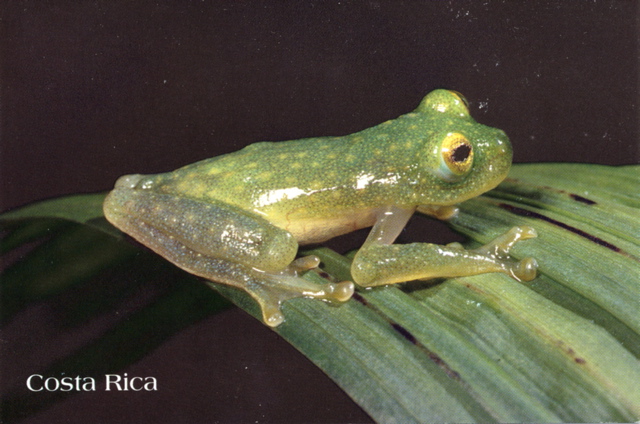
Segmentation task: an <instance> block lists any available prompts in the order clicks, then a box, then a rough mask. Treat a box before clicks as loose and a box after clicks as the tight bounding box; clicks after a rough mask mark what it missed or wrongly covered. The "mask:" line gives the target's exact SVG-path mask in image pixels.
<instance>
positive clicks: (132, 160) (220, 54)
mask: <svg viewBox="0 0 640 424" xmlns="http://www.w3.org/2000/svg"><path fill="white" fill-rule="evenodd" d="M158 3H160V2H135V4H133V2H118V1H115V2H107V1H73V2H72V1H52V2H41V1H13V2H7V3H4V4H3V5H2V6H0V8H1V9H0V11H1V13H2V15H1V18H2V21H1V22H0V23H1V25H2V34H1V38H0V42H1V43H2V44H1V46H0V47H1V51H0V54H1V56H0V65H1V69H0V71H1V75H0V82H1V86H0V90H1V91H0V96H1V102H0V108H1V127H0V149H1V150H0V184H1V187H0V196H1V197H0V210H6V209H9V208H12V207H16V206H20V205H23V204H26V203H29V202H32V201H34V200H41V199H45V198H50V197H55V196H60V195H63V194H69V193H80V192H82V193H85V192H95V191H103V190H106V189H109V188H110V187H111V186H112V185H113V182H114V181H115V179H116V178H117V177H118V176H120V175H122V174H127V173H155V172H162V171H168V170H172V169H175V168H177V167H180V166H182V165H185V164H188V163H191V162H194V161H196V160H200V159H204V158H207V157H211V156H215V155H219V154H221V153H226V152H230V151H234V150H237V149H239V148H241V147H243V146H245V145H247V144H249V143H252V142H255V141H260V140H288V139H296V138H302V137H309V136H319V135H342V134H347V133H350V132H354V131H357V130H361V129H364V128H366V127H369V126H372V125H375V124H377V123H380V122H382V121H384V120H387V119H390V118H394V117H396V116H398V115H400V114H403V113H406V112H409V111H411V110H413V109H414V108H415V107H416V106H417V104H418V103H419V102H420V100H421V98H422V97H423V96H424V95H425V94H426V93H427V92H429V91H430V90H432V89H434V88H451V89H455V90H457V91H460V92H461V93H463V94H464V95H465V96H466V97H467V98H468V100H469V101H470V103H471V110H472V114H473V115H474V116H475V118H476V119H477V120H478V121H480V122H482V123H485V124H488V125H492V126H496V127H499V128H502V129H504V130H505V131H506V132H507V134H508V135H509V136H510V138H511V141H512V144H513V147H514V152H515V158H514V160H515V162H541V161H553V162H591V163H600V164H609V165H620V164H632V163H638V162H639V161H640V145H639V134H638V131H639V119H638V100H639V91H638V78H639V77H638V76H639V69H638V60H639V54H640V51H639V48H638V36H639V33H638V12H639V10H638V8H639V3H638V2H637V1H599V0H594V1H535V2H525V1H521V2H516V1H488V2H472V1H429V2H417V1H406V2H403V1H369V2H358V3H356V2H337V1H333V2H316V1H303V2H297V3H295V4H294V3H293V2H291V3H290V4H288V5H285V3H284V2H258V1H254V2H235V1H228V2H224V1H182V2H164V3H163V4H158ZM359 237H362V236H359ZM417 237H418V238H419V239H422V240H425V239H428V238H429V234H424V235H422V234H420V235H418V236H417ZM431 240H432V239H431ZM128 301H129V302H133V303H135V299H129V300H128ZM36 312H37V313H34V315H33V316H32V317H30V318H29V317H18V318H19V319H18V320H17V321H15V320H14V322H12V323H11V326H10V327H9V328H8V329H7V330H6V332H5V336H3V339H4V340H3V343H4V344H5V346H4V347H3V352H2V353H3V358H2V368H3V370H2V374H5V375H6V374H7V368H8V367H11V366H12V364H13V363H15V358H22V359H23V362H24V363H25V364H27V365H28V362H29V361H28V360H26V359H24V357H25V355H27V353H25V352H29V351H32V350H38V349H41V350H48V349H52V346H47V345H41V344H39V343H38V342H37V339H35V338H29V337H27V336H25V335H26V334H31V335H32V334H37V333H38V332H42V333H46V332H47V331H49V330H48V329H49V328H55V327H56V322H55V319H56V316H51V315H49V314H48V312H47V310H46V308H44V309H43V308H41V309H40V310H39V311H36ZM34 317H35V318H34ZM52 320H53V321H52ZM11 335H14V336H15V338H11ZM85 336H86V335H85ZM73 337H74V336H73V334H70V335H68V337H67V339H64V338H63V339H62V340H63V341H64V340H66V342H65V343H68V344H69V345H73V344H74V338H73ZM55 349H57V350H60V351H62V350H64V346H59V345H58V346H55ZM57 350H56V351H57ZM27 356H28V355H27ZM32 356H33V355H32ZM34 357H35V356H34ZM18 363H19V364H21V363H22V362H20V361H18ZM27 365H25V366H27ZM123 372H128V374H129V375H142V376H146V375H151V376H155V377H156V378H158V380H159V386H160V389H161V390H160V391H159V392H155V393H150V394H146V393H131V392H128V393H120V394H117V393H111V394H109V395H107V394H105V393H103V392H97V393H85V394H79V395H75V396H73V397H70V398H68V399H67V400H65V401H64V402H61V403H58V404H57V405H55V406H53V407H52V408H50V409H47V410H45V411H42V412H40V413H39V414H37V415H36V416H35V417H34V422H50V423H54V422H56V423H57V422H80V421H83V422H100V423H115V422H134V421H135V422H185V423H190V422H213V421H222V422H229V421H236V422H254V421H260V422H274V421H275V422H283V421H287V422H302V421H304V422H347V421H349V422H361V421H366V420H368V417H367V416H366V414H364V413H363V412H362V411H361V410H360V409H359V408H358V407H357V406H356V405H355V404H353V403H352V402H351V401H350V400H349V398H348V397H347V396H346V395H345V394H344V393H343V392H341V391H340V389H339V388H337V387H336V386H335V385H334V384H333V383H332V382H331V381H330V380H328V379H327V378H326V377H324V376H323V374H322V373H321V372H320V371H318V370H317V369H316V368H315V367H314V366H313V365H311V364H310V363H309V362H308V361H307V360H306V359H305V358H304V357H302V356H301V355H299V354H298V353H297V352H296V351H295V350H294V349H293V348H291V347H290V346H289V345H288V344H286V343H285V342H283V341H282V340H280V339H279V337H278V336H277V335H276V334H275V333H273V332H271V331H270V330H268V329H267V328H266V327H264V326H262V325H261V324H260V323H259V322H258V321H256V320H254V319H253V318H251V317H249V316H247V315H245V314H244V313H243V312H241V311H238V310H230V311H227V312H224V313H221V314H218V315H215V316H213V317H211V318H209V319H206V320H204V321H201V322H200V323H198V324H196V325H193V326H191V327H189V328H188V329H186V330H185V331H183V332H181V333H179V334H177V335H176V336H175V337H173V338H172V339H170V340H169V341H167V342H166V343H164V344H162V345H161V346H160V347H159V348H158V349H157V350H155V351H154V352H153V353H152V354H151V355H149V356H147V357H146V358H144V359H142V360H141V361H139V362H137V363H136V364H134V365H133V366H131V367H130V368H128V369H127V370H124V371H123ZM9 374H10V375H16V373H15V372H14V373H13V374H12V373H9ZM5 381H8V380H5ZM13 383H15V384H18V383H20V382H19V381H17V382H16V381H13Z"/></svg>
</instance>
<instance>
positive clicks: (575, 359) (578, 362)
mask: <svg viewBox="0 0 640 424" xmlns="http://www.w3.org/2000/svg"><path fill="white" fill-rule="evenodd" d="M573 360H574V361H576V364H586V363H587V361H585V360H584V359H582V358H574V359H573Z"/></svg>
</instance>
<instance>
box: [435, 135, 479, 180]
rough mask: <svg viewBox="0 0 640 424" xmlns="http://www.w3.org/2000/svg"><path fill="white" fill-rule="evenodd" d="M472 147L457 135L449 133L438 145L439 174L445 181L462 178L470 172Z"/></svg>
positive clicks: (463, 137)
mask: <svg viewBox="0 0 640 424" xmlns="http://www.w3.org/2000/svg"><path fill="white" fill-rule="evenodd" d="M472 164H473V146H472V145H471V143H469V140H467V138H466V137H465V136H464V135H462V134H459V133H449V134H447V136H446V137H445V138H444V140H443V141H442V144H441V145H440V174H441V175H442V177H443V178H444V179H445V180H447V181H455V180H457V179H459V178H462V177H463V176H464V175H466V174H467V173H468V172H469V171H470V170H471V165H472Z"/></svg>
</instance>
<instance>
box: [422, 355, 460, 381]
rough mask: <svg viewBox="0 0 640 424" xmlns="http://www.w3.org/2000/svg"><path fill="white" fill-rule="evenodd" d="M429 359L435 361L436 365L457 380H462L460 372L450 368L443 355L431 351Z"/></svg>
mask: <svg viewBox="0 0 640 424" xmlns="http://www.w3.org/2000/svg"><path fill="white" fill-rule="evenodd" d="M429 359H431V360H432V361H433V362H435V364H436V365H438V366H439V367H440V368H442V369H443V370H444V371H445V372H446V373H447V375H448V376H449V377H451V378H453V379H455V380H460V374H458V373H457V372H455V371H454V370H452V369H451V368H449V366H448V365H447V364H446V362H444V361H443V360H442V358H441V357H439V356H438V355H436V354H435V353H433V352H429Z"/></svg>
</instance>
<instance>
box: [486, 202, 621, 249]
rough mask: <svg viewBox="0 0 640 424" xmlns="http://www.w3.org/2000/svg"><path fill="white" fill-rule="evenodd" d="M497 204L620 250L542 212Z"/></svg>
mask: <svg viewBox="0 0 640 424" xmlns="http://www.w3.org/2000/svg"><path fill="white" fill-rule="evenodd" d="M499 206H500V207H501V208H502V209H505V210H507V211H509V212H511V213H513V214H515V215H520V216H525V217H527V218H536V219H541V220H543V221H546V222H548V223H550V224H553V225H557V226H558V227H560V228H563V229H565V230H567V231H571V232H572V233H574V234H577V235H579V236H580V237H584V238H586V239H587V240H589V241H592V242H594V243H596V244H599V245H600V246H602V247H606V248H607V249H610V250H613V251H614V252H618V253H620V252H621V249H620V248H619V247H618V246H615V245H613V244H611V243H609V242H607V241H604V240H602V239H601V238H599V237H596V236H594V235H591V234H589V233H587V232H585V231H582V230H579V229H578V228H575V227H572V226H570V225H567V224H565V223H564V222H560V221H557V220H555V219H552V218H549V217H548V216H544V215H542V214H539V213H538V212H533V211H530V210H527V209H522V208H519V207H517V206H513V205H508V204H506V203H500V204H499Z"/></svg>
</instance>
